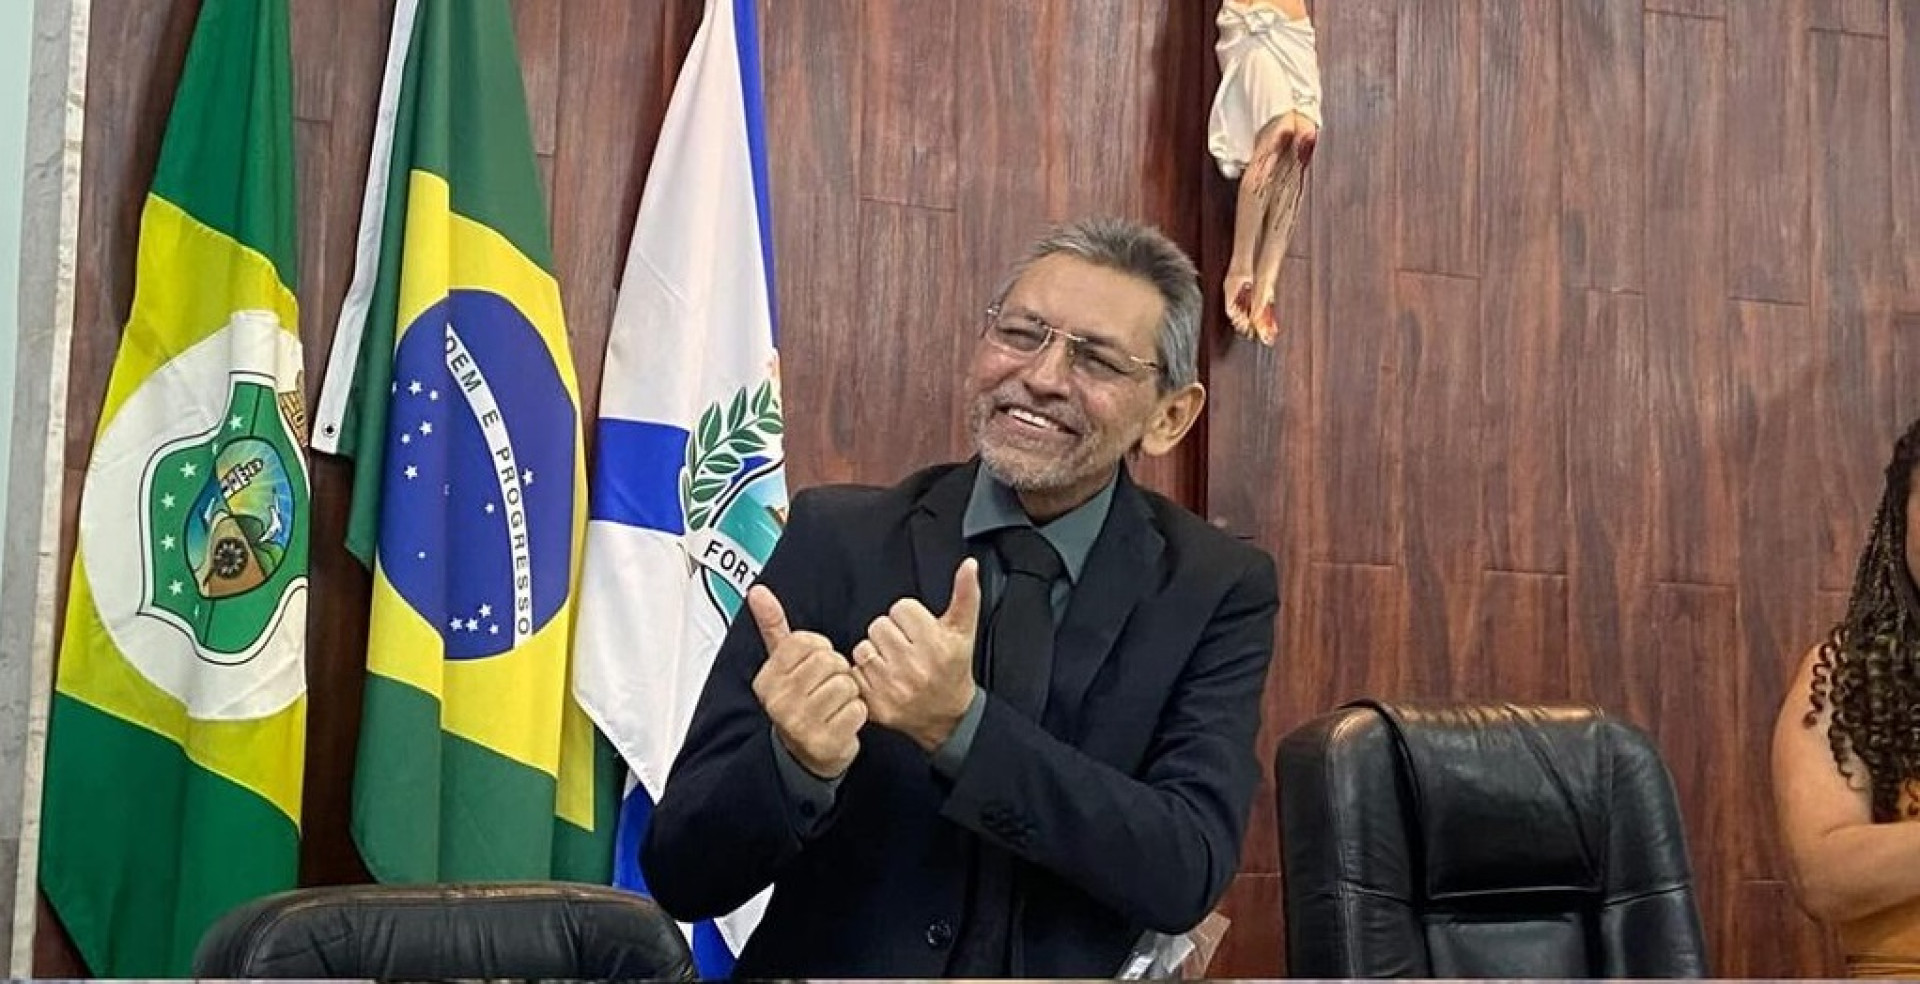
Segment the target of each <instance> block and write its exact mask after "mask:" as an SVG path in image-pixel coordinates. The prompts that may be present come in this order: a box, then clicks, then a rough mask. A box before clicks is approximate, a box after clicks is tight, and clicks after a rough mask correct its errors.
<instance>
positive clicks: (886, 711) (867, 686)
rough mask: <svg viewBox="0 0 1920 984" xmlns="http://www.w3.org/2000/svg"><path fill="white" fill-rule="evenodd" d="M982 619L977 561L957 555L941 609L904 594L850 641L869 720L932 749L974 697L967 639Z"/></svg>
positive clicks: (950, 731) (947, 734)
mask: <svg viewBox="0 0 1920 984" xmlns="http://www.w3.org/2000/svg"><path fill="white" fill-rule="evenodd" d="M979 619H980V565H979V563H978V562H977V561H975V560H973V559H972V558H968V559H966V560H963V561H961V562H960V568H959V569H958V570H956V571H954V574H953V596H952V598H951V599H949V600H948V602H947V610H946V611H945V612H944V613H943V614H941V615H938V616H936V615H934V614H933V613H932V612H930V611H928V610H927V606H925V605H923V604H921V603H920V602H919V601H918V600H917V599H913V598H902V599H900V600H899V601H896V602H894V603H893V607H891V608H889V609H888V610H887V614H885V615H882V616H880V617H879V618H876V619H874V620H873V622H872V623H871V624H869V625H868V626H867V637H866V638H865V639H863V640H861V641H860V643H859V644H858V645H856V646H854V647H853V675H854V679H855V680H857V681H858V682H859V684H860V696H861V697H862V698H863V699H865V700H866V702H867V710H868V714H869V718H870V720H872V721H873V722H874V723H875V724H879V725H881V726H883V727H887V728H891V729H893V730H894V731H898V732H900V733H901V734H904V735H906V736H907V737H908V738H911V739H913V741H914V743H915V744H917V745H919V746H920V748H921V749H922V750H923V751H926V752H927V753H929V754H931V753H932V752H933V751H934V750H935V749H937V748H939V747H940V745H941V744H942V743H944V742H945V741H946V740H947V738H948V737H950V736H951V735H952V734H953V729H954V728H956V727H958V726H959V724H960V719H961V718H963V717H965V716H966V713H967V707H968V706H969V705H970V704H972V703H973V694H974V691H975V689H976V685H975V683H974V682H973V640H974V633H975V626H976V624H977V623H978V622H979Z"/></svg>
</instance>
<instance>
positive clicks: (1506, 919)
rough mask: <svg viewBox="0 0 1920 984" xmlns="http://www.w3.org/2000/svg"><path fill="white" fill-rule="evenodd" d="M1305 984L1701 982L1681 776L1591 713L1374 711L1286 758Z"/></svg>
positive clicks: (1321, 728)
mask: <svg viewBox="0 0 1920 984" xmlns="http://www.w3.org/2000/svg"><path fill="white" fill-rule="evenodd" d="M1274 772H1275V779H1276V784H1277V796H1278V799H1279V811H1280V840H1281V859H1282V867H1283V869H1284V870H1283V874H1284V877H1285V894H1286V921H1287V927H1286V928H1287V955H1288V971H1289V973H1291V974H1292V975H1294V976H1296V977H1327V978H1339V977H1454V978H1466V977H1478V978H1485V977H1543V978H1596V977H1700V976H1704V975H1705V974H1706V971H1707V967H1706V954H1705V946H1704V943H1703V940H1702V935H1701V931H1700V916H1699V912H1698V910H1697V908H1696V906H1695V903H1694V897H1693V879H1692V874H1691V870H1690V868H1689V866H1688V863H1687V849H1686V839H1685V834H1684V831H1683V829H1682V825H1681V819H1680V809H1679V805H1678V801H1677V799H1676V797H1675V796H1674V792H1673V779H1672V776H1671V775H1669V773H1668V772H1667V768H1666V766H1665V765H1664V764H1663V763H1662V762H1661V760H1660V754H1659V752H1658V750H1657V749H1656V748H1655V747H1654V745H1653V743H1652V742H1651V741H1650V740H1648V738H1647V736H1646V735H1645V734H1644V733H1643V732H1641V731H1640V730H1639V729H1638V728H1635V727H1633V726H1632V725H1630V724H1627V723H1625V722H1622V721H1617V720H1614V719H1613V718H1610V717H1608V716H1607V715H1606V714H1605V713H1603V712H1602V711H1600V710H1599V709H1598V708H1594V707H1588V706H1571V705H1560V706H1519V705H1514V704H1503V703H1483V704H1468V703H1452V704H1412V703H1407V704H1386V703H1383V702H1378V701H1361V702H1357V703H1355V704H1351V705H1348V706H1347V707H1344V708H1341V709H1340V710H1338V711H1335V712H1333V713H1331V714H1327V715H1323V716H1321V717H1319V718H1316V719H1314V720H1312V721H1309V722H1308V723H1306V724H1304V725H1302V726H1301V727H1299V728H1297V729H1295V730H1294V731H1293V732H1292V733H1290V734H1288V735H1287V736H1286V738H1285V739H1283V740H1282V741H1281V744H1280V749H1279V753H1278V755H1277V757H1276V759H1275V762H1274Z"/></svg>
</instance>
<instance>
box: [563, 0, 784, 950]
mask: <svg viewBox="0 0 1920 984" xmlns="http://www.w3.org/2000/svg"><path fill="white" fill-rule="evenodd" d="M765 148H766V140H765V126H764V114H763V113H762V103H761V89H760V69H759V50H758V38H757V29H756V23H755V12H754V0H707V4H706V14H705V17H704V19H703V20H702V22H701V24H700V30H699V32H698V33H697V34H695V35H694V39H693V45H692V47H691V49H689V51H688V53H687V61H686V64H685V65H684V66H683V67H682V68H681V71H680V78H679V81H678V82H677V83H676V84H675V86H674V91H673V99H672V102H671V103H669V105H668V108H667V116H666V122H665V123H664V124H663V125H662V127H661V130H660V141H659V145H658V149H657V150H656V152H655V154H654V158H653V164H652V168H651V170H650V171H649V172H648V174H647V184H646V190H645V192H644V193H643V194H642V197H641V200H640V215H639V218H638V219H637V220H636V221H635V224H634V230H633V243H632V245H631V246H630V247H629V248H628V251H627V264H626V271H625V273H624V274H623V277H622V280H621V283H620V297H619V301H618V304H617V305H616V307H615V309H614V317H613V330H612V337H611V339H610V341H609V343H608V348H607V360H606V367H605V370H604V372H603V375H602V377H601V390H600V420H599V423H598V427H597V430H596V441H595V444H596V448H597V451H596V458H595V461H594V470H593V478H592V483H591V504H590V510H589V516H590V519H589V522H588V525H587V537H586V553H585V558H584V560H583V563H584V573H583V575H582V580H581V589H580V609H579V616H578V619H579V621H578V628H577V630H576V633H577V634H576V637H575V638H576V642H575V646H576V649H575V677H574V681H575V682H574V687H575V691H576V693H577V695H578V697H579V700H580V704H581V706H583V707H585V708H586V710H587V713H588V714H589V715H591V716H592V718H593V720H594V723H596V724H598V725H599V726H600V729H601V731H603V732H604V733H605V734H606V736H607V737H608V739H610V740H611V741H612V742H613V744H614V747H615V748H617V749H619V751H620V754H621V755H622V756H623V757H624V758H625V759H626V762H627V765H628V768H629V769H630V770H631V771H632V773H633V778H634V781H633V782H632V783H631V784H630V785H631V787H632V788H631V790H630V792H629V793H628V796H627V799H626V801H625V802H624V803H623V805H622V809H621V818H620V820H621V822H620V833H619V836H618V841H619V846H618V848H617V852H618V853H617V855H616V861H615V868H616V871H615V880H616V883H617V884H621V885H625V886H627V887H633V888H638V889H640V890H642V891H644V882H643V881H642V880H641V879H640V877H639V871H638V861H637V855H638V850H637V848H638V844H639V838H640V837H641V836H642V834H643V831H644V825H645V822H646V819H647V817H648V816H649V815H650V814H651V809H652V804H653V803H654V802H657V801H658V799H659V797H660V794H661V792H662V791H663V790H664V789H665V787H666V781H667V770H668V768H669V767H670V766H671V765H672V763H673V759H674V756H675V755H676V754H677V753H678V752H679V749H680V744H681V742H682V741H683V740H684V739H685V737H686V732H687V725H688V722H689V721H690V720H691V719H692V716H693V708H694V704H695V702H696V701H697V700H698V699H699V696H700V691H701V688H702V687H703V686H704V685H705V683H706V678H707V672H708V670H709V669H710V668H711V667H712V666H713V658H714V653H715V651H716V650H717V649H718V648H719V646H720V641H721V639H722V638H724V637H725V635H726V630H727V623H728V622H729V621H730V620H731V619H732V618H733V616H734V614H735V613H736V612H738V611H739V610H740V608H741V606H742V601H743V599H744V597H745V592H746V589H747V587H748V586H749V585H751V584H752V583H753V580H754V579H755V578H756V577H758V576H759V573H760V567H761V565H762V564H764V563H765V562H766V559H767V557H768V555H769V554H771V553H772V552H773V547H774V543H775V542H776V541H777V540H778V539H779V536H780V530H781V527H782V525H783V524H784V523H785V521H786V511H787V489H786V475H785V468H784V460H785V456H784V454H783V453H782V450H781V433H782V423H781V415H780V386H779V365H778V361H777V356H776V354H775V349H774V345H775V331H774V320H773V305H772V298H773V269H772V262H771V255H772V254H771V249H772V244H771V242H770V240H769V237H770V232H769V227H768V210H769V209H768V201H767V181H766V156H765ZM765 902H766V895H765V893H763V894H762V895H761V896H760V897H759V898H757V899H755V900H754V901H753V902H750V903H748V905H747V906H745V907H744V908H743V909H741V910H740V911H739V912H736V913H734V914H733V915H731V916H728V917H726V918H723V919H721V920H719V921H718V922H719V926H718V928H717V932H716V928H715V927H713V926H710V925H704V924H703V925H701V926H696V927H693V929H692V935H693V940H694V949H695V956H696V958H697V960H698V961H699V963H700V970H701V973H702V976H706V977H714V976H725V975H726V974H727V973H728V972H729V971H730V970H731V966H732V955H733V954H737V953H739V950H740V946H741V945H742V944H744V943H745V942H746V937H747V934H748V933H750V932H751V931H752V928H753V925H754V924H755V923H756V922H758V920H759V916H760V913H761V912H762V911H763V910H764V908H765Z"/></svg>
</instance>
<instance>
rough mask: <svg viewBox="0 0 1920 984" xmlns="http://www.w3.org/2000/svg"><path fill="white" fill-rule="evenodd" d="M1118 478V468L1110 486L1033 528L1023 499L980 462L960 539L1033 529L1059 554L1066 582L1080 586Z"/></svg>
mask: <svg viewBox="0 0 1920 984" xmlns="http://www.w3.org/2000/svg"><path fill="white" fill-rule="evenodd" d="M1119 478H1120V470H1119V469H1117V468H1116V469H1114V473H1113V477H1112V478H1109V479H1107V484H1105V485H1103V486H1101V487H1100V491H1098V492H1095V493H1094V494H1093V498H1091V499H1088V500H1087V501H1085V502H1083V503H1081V504H1079V505H1078V506H1075V507H1073V508H1072V509H1071V510H1068V511H1067V513H1066V514H1065V515H1062V516H1060V517H1058V518H1056V519H1054V520H1053V521H1051V522H1049V523H1047V524H1046V525H1045V526H1034V523H1033V520H1032V519H1030V518H1028V516H1027V511H1026V510H1025V509H1024V508H1022V507H1021V505H1020V497H1019V496H1018V495H1016V494H1015V493H1014V491H1013V489H1012V488H1010V487H1008V485H1007V484H1006V483H1005V482H1002V481H1000V480H999V479H997V478H995V477H993V473H992V472H991V471H989V470H988V468H987V465H986V463H985V462H981V463H980V466H979V467H978V468H977V469H976V470H975V473H974V476H973V492H972V494H971V495H969V496H968V497H967V512H966V515H965V516H963V517H962V518H961V520H960V535H961V536H964V537H966V538H967V539H969V540H975V539H979V538H980V537H982V536H984V535H986V534H988V533H991V532H993V531H995V530H1001V529H1006V528H1007V527H1009V526H1033V527H1034V529H1037V530H1039V531H1040V535H1041V536H1044V537H1046V538H1047V542H1048V543H1049V544H1051V545H1052V546H1053V549H1054V550H1055V551H1057V552H1058V553H1059V554H1060V561H1061V563H1062V564H1064V565H1065V566H1066V569H1067V579H1068V580H1069V581H1071V582H1073V583H1076V584H1077V583H1079V581H1080V571H1081V569H1082V568H1083V567H1085V566H1086V563H1087V554H1089V553H1092V552H1093V541H1094V540H1096V539H1098V538H1099V537H1100V528H1101V527H1103V526H1105V525H1106V524H1107V513H1108V512H1109V511H1110V510H1111V508H1112V506H1113V489H1114V486H1115V485H1117V484H1118V483H1119Z"/></svg>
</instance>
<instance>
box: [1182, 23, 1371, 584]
mask: <svg viewBox="0 0 1920 984" xmlns="http://www.w3.org/2000/svg"><path fill="white" fill-rule="evenodd" d="M1399 6H1400V5H1399V4H1398V3H1394V2H1390V0H1350V2H1340V3H1329V4H1326V5H1325V9H1323V10H1322V11H1321V12H1320V19H1319V20H1318V21H1316V22H1315V30H1316V32H1317V34H1318V39H1319V43H1320V44H1321V45H1322V46H1324V47H1325V48H1326V49H1327V50H1328V51H1338V52H1340V57H1339V58H1328V59H1327V60H1326V62H1325V64H1324V65H1323V68H1322V73H1321V76H1322V85H1323V87H1324V89H1325V95H1324V97H1323V103H1324V104H1325V105H1326V106H1328V107H1335V106H1337V107H1339V110H1338V114H1339V115H1338V116H1337V117H1333V118H1330V119H1329V120H1328V126H1327V130H1326V133H1325V135H1324V137H1323V138H1322V139H1321V140H1320V143H1319V146H1318V149H1316V150H1315V152H1314V163H1315V169H1314V176H1313V181H1312V183H1311V185H1310V186H1309V187H1310V189H1311V193H1312V195H1313V200H1314V211H1315V213H1316V214H1317V215H1318V216H1319V217H1320V218H1319V220H1318V221H1316V222H1315V223H1314V227H1313V234H1314V236H1315V238H1316V242H1315V243H1314V246H1313V254H1314V256H1315V257H1316V258H1317V259H1318V260H1319V261H1320V262H1319V263H1318V264H1317V265H1316V266H1315V268H1314V269H1315V273H1316V277H1315V281H1314V306H1313V333H1314V334H1313V346H1314V359H1313V372H1314V380H1313V385H1312V392H1313V427H1314V429H1315V430H1316V431H1317V432H1319V434H1320V435H1321V440H1319V441H1317V442H1316V445H1315V452H1316V457H1315V461H1314V471H1315V472H1316V473H1317V474H1318V475H1319V476H1320V478H1321V481H1320V483H1319V485H1320V489H1322V490H1324V491H1323V493H1322V497H1321V499H1320V501H1319V502H1318V504H1317V505H1316V506H1315V510H1314V517H1315V520H1316V522H1315V524H1314V526H1313V558H1314V559H1315V560H1316V561H1327V562H1332V563H1342V564H1395V563H1398V562H1399V560H1400V545H1401V539H1402V531H1401V522H1402V513H1403V509H1402V503H1401V498H1400V493H1401V481H1400V461H1401V456H1402V454H1403V448H1402V444H1401V436H1400V433H1399V428H1398V427H1397V426H1396V424H1397V422H1398V421H1399V420H1400V418H1401V414H1402V413H1403V412H1404V407H1405V402H1404V392H1405V391H1404V387H1403V377H1402V375H1401V372H1402V368H1403V365H1404V363H1405V353H1404V342H1405V337H1404V335H1403V333H1402V332H1401V331H1400V330H1399V326H1398V325H1397V324H1396V323H1395V321H1394V317H1393V266H1394V262H1395V261H1394V252H1393V234H1394V229H1395V227H1396V222H1395V217H1394V213H1395V209H1394V198H1393V195H1394V187H1395V184H1394V170H1395V168H1394V162H1395V161H1396V160H1397V159H1398V158H1397V155H1396V153H1395V150H1394V147H1395V140H1394V133H1395V122H1394V121H1395V118H1396V113H1395V109H1394V107H1395V105H1396V103H1395V93H1396V91H1397V88H1398V87H1397V86H1396V85H1395V84H1394V79H1393V73H1394V68H1395V59H1394V27H1395V25H1396V24H1397V22H1398V14H1399ZM1329 111H1330V112H1331V111H1332V110H1331V109H1330V110H1329ZM1335 120H1338V121H1339V125H1334V121H1335ZM1328 156H1331V157H1333V158H1334V159H1337V160H1339V161H1341V162H1342V163H1341V166H1340V167H1321V166H1319V162H1320V161H1321V160H1322V159H1323V158H1324V157H1328ZM1335 215H1337V216H1339V221H1337V222H1334V221H1328V220H1327V217H1328V216H1335ZM1230 398H1231V394H1222V400H1228V399H1230ZM1219 402H1220V401H1216V405H1218V403H1219Z"/></svg>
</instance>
